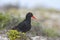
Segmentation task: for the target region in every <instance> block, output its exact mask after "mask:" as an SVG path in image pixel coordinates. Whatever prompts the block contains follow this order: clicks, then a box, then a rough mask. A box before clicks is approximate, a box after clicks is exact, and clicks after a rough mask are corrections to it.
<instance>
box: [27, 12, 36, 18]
mask: <svg viewBox="0 0 60 40" xmlns="http://www.w3.org/2000/svg"><path fill="white" fill-rule="evenodd" d="M26 17H32V18H34V19H36V17H35V16H33V14H32V13H31V12H28V13H27V15H26Z"/></svg>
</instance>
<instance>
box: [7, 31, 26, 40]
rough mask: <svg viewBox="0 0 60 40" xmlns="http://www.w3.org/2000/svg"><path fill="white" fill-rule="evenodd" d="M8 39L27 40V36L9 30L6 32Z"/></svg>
mask: <svg viewBox="0 0 60 40" xmlns="http://www.w3.org/2000/svg"><path fill="white" fill-rule="evenodd" d="M7 35H8V37H9V38H10V40H17V39H20V40H23V39H24V40H27V36H26V35H25V33H22V32H18V31H17V30H10V31H8V32H7Z"/></svg>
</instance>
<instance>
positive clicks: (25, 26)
mask: <svg viewBox="0 0 60 40" xmlns="http://www.w3.org/2000/svg"><path fill="white" fill-rule="evenodd" d="M31 17H32V18H34V19H36V18H35V17H34V16H33V14H32V13H31V12H29V13H27V15H26V18H25V20H24V21H22V22H21V23H19V24H18V25H17V26H15V27H14V28H12V29H13V30H18V31H21V32H27V31H29V30H30V29H31Z"/></svg>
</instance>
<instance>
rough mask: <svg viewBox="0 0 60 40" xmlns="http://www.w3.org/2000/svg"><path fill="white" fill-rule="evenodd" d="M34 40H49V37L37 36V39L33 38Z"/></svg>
mask: <svg viewBox="0 0 60 40" xmlns="http://www.w3.org/2000/svg"><path fill="white" fill-rule="evenodd" d="M31 39H32V40H47V37H43V36H35V37H31Z"/></svg>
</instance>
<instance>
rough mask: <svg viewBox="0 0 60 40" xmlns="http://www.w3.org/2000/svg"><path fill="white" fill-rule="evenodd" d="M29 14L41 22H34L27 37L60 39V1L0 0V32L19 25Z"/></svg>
mask: <svg viewBox="0 0 60 40" xmlns="http://www.w3.org/2000/svg"><path fill="white" fill-rule="evenodd" d="M28 12H32V13H33V14H34V16H35V17H36V18H37V19H38V20H39V21H34V20H32V23H31V24H32V29H31V30H30V31H29V32H28V33H27V35H28V34H30V35H29V36H37V35H38V36H39V35H42V36H48V37H60V0H0V32H1V33H4V32H5V31H6V30H9V29H11V28H12V27H14V26H16V25H17V24H19V23H20V22H21V21H23V20H24V19H25V16H26V14H27V13H28Z"/></svg>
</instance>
